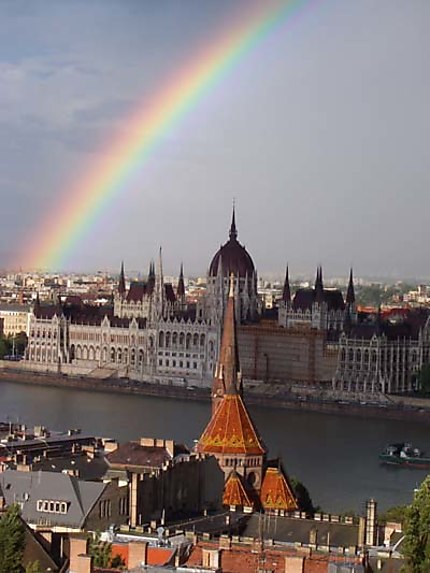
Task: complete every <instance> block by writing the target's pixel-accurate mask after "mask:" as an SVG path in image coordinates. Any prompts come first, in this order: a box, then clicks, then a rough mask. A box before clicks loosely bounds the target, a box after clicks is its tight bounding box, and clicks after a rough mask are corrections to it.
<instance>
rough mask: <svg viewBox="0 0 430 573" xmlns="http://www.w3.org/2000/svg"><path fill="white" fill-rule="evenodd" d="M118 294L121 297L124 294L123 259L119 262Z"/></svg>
mask: <svg viewBox="0 0 430 573" xmlns="http://www.w3.org/2000/svg"><path fill="white" fill-rule="evenodd" d="M118 294H119V295H120V296H121V297H123V296H124V295H125V274H124V261H122V262H121V271H120V273H119V282H118Z"/></svg>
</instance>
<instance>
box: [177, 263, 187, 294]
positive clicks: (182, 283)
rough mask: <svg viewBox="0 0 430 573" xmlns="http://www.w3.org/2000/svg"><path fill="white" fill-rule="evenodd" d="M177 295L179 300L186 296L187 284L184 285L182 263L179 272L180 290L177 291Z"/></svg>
mask: <svg viewBox="0 0 430 573" xmlns="http://www.w3.org/2000/svg"><path fill="white" fill-rule="evenodd" d="M176 294H177V295H178V297H179V298H183V297H184V296H185V284H184V264H183V263H181V270H180V272H179V280H178V288H177V289H176Z"/></svg>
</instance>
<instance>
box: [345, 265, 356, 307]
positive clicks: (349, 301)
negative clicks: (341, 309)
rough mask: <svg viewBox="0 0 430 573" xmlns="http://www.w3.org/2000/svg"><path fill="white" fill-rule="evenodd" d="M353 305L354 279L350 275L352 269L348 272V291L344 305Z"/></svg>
mask: <svg viewBox="0 0 430 573" xmlns="http://www.w3.org/2000/svg"><path fill="white" fill-rule="evenodd" d="M354 303H355V292H354V278H353V275H352V267H351V269H350V271H349V283H348V290H347V291H346V304H354Z"/></svg>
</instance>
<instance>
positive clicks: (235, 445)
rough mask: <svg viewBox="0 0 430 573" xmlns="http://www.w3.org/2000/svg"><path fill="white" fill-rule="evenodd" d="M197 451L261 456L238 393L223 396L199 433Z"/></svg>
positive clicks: (249, 420) (259, 446)
mask: <svg viewBox="0 0 430 573" xmlns="http://www.w3.org/2000/svg"><path fill="white" fill-rule="evenodd" d="M197 450H198V451H199V452H202V453H208V454H214V453H220V454H254V455H261V454H264V453H265V449H264V446H263V445H262V442H261V441H260V439H259V437H258V436H257V432H256V430H255V428H254V424H253V423H252V421H251V418H250V416H249V414H248V411H247V409H246V408H245V405H244V403H243V401H242V398H241V397H240V396H239V395H238V394H225V395H224V397H223V398H222V401H221V403H220V404H219V406H218V408H217V409H216V410H215V412H214V414H213V416H212V418H211V420H210V422H209V424H208V425H207V427H206V429H205V431H204V432H203V434H202V436H201V438H200V440H199V443H198V444H197Z"/></svg>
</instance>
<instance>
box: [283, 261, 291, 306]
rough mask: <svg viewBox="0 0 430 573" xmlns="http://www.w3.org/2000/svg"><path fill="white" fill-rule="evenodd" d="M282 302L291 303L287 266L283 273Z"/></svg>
mask: <svg viewBox="0 0 430 573" xmlns="http://www.w3.org/2000/svg"><path fill="white" fill-rule="evenodd" d="M282 300H283V301H284V302H286V303H289V302H291V291H290V279H289V276H288V265H287V269H286V271H285V281H284V290H283V292H282Z"/></svg>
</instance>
